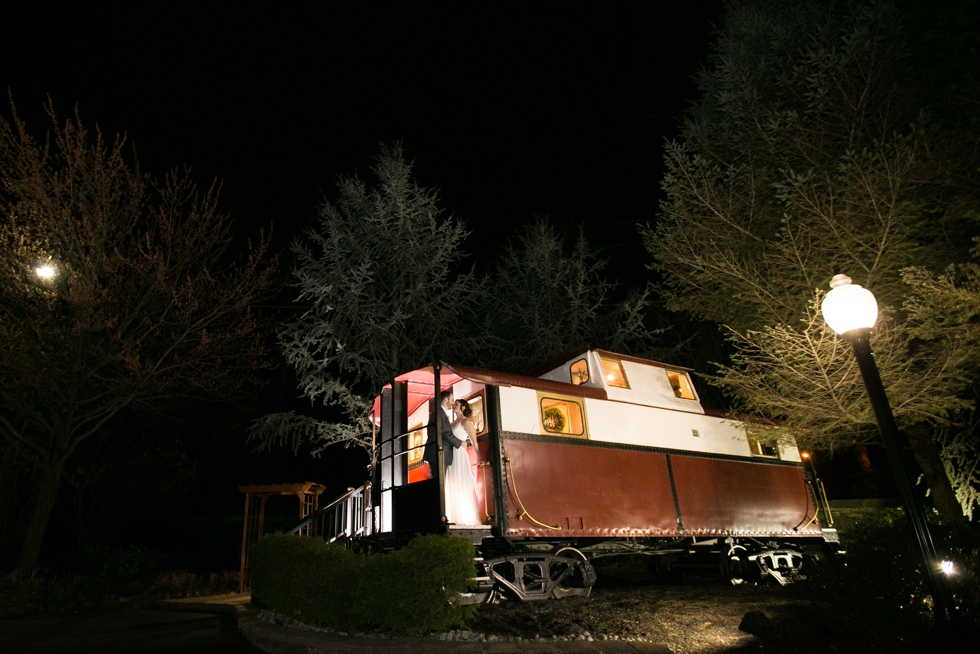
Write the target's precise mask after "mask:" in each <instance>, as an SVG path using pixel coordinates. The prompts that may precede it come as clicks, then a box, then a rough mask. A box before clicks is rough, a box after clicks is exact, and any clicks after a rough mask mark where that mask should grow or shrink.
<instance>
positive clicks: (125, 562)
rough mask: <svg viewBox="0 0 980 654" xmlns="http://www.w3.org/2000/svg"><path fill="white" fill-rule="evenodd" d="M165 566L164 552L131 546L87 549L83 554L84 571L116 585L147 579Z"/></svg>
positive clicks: (82, 565) (82, 564) (82, 566)
mask: <svg viewBox="0 0 980 654" xmlns="http://www.w3.org/2000/svg"><path fill="white" fill-rule="evenodd" d="M162 564H163V552H158V551H157V550H152V549H149V548H147V547H137V546H136V545H130V546H128V547H124V548H107V547H86V548H84V549H83V550H82V553H81V568H82V571H83V572H84V573H86V574H89V575H95V576H99V577H102V578H104V579H107V580H108V581H111V582H113V583H116V584H127V583H133V582H136V581H140V580H143V579H147V578H148V577H149V576H150V575H152V574H153V573H155V572H156V571H157V570H159V569H160V566H161V565H162Z"/></svg>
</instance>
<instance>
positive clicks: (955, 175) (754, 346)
mask: <svg viewBox="0 0 980 654" xmlns="http://www.w3.org/2000/svg"><path fill="white" fill-rule="evenodd" d="M903 34H904V33H903V24H902V15H901V14H900V13H899V12H898V11H897V10H896V8H895V7H894V6H893V5H892V4H890V3H888V2H880V1H876V2H870V3H864V2H834V3H824V2H804V3H791V4H790V3H779V2H751V3H750V2H744V3H736V4H733V5H732V6H731V7H730V9H729V11H728V13H727V15H726V16H725V19H724V21H723V24H722V26H721V28H720V30H719V34H718V40H717V43H716V45H715V47H714V51H713V54H712V56H711V59H710V62H709V66H708V67H707V69H706V70H705V71H704V72H703V73H702V74H701V75H700V77H699V79H698V85H699V89H700V91H701V100H700V101H699V102H698V103H697V104H696V105H695V106H694V107H693V108H692V110H691V113H690V116H689V118H688V120H687V121H686V122H685V123H684V126H683V130H682V137H681V139H680V141H679V142H675V143H671V144H669V145H668V148H667V154H666V163H667V167H668V173H667V174H666V176H665V178H664V179H663V182H662V184H663V188H664V190H665V192H666V194H667V200H666V201H665V202H664V203H663V205H662V211H661V215H660V217H659V221H658V224H657V226H656V229H647V230H645V233H644V236H645V242H646V245H647V247H648V249H649V250H650V252H651V253H652V255H653V257H654V259H655V263H654V267H655V268H656V269H657V270H658V271H660V272H661V273H662V275H663V279H664V283H663V285H662V287H661V289H660V290H661V292H662V294H663V296H664V298H665V300H666V302H667V303H668V306H669V307H670V308H671V309H673V310H677V311H685V312H688V313H690V314H693V315H694V316H697V317H699V318H701V319H705V320H711V321H714V322H717V323H720V324H722V325H725V326H726V327H727V329H728V330H729V331H728V333H729V335H730V337H731V338H732V340H733V342H734V345H735V347H736V350H737V352H738V354H737V356H736V357H735V359H734V361H733V363H732V365H730V366H727V367H722V368H721V370H720V373H719V375H718V376H717V377H715V379H714V381H715V382H716V383H717V384H720V385H721V386H722V387H723V388H725V389H726V390H727V391H728V392H730V393H731V394H732V396H733V397H734V398H735V400H736V401H737V402H739V403H740V405H741V407H742V408H744V409H746V410H749V411H752V412H758V413H761V414H763V415H766V416H769V417H772V418H778V419H779V420H780V421H781V424H782V429H784V430H785V431H786V432H788V433H792V434H793V435H794V436H795V437H796V438H797V440H798V441H800V442H801V443H802V444H804V445H807V446H814V447H826V448H833V447H835V446H838V445H843V444H848V443H854V442H862V441H866V439H867V438H868V437H869V436H870V435H871V434H872V433H874V431H875V430H874V421H873V417H872V414H871V413H870V411H869V410H868V406H867V402H866V400H865V399H863V388H862V386H861V379H860V377H859V376H858V375H856V374H855V367H854V365H853V362H852V361H851V359H852V358H853V355H852V354H851V352H850V349H849V348H848V347H847V346H846V344H844V343H843V342H842V341H840V339H839V338H838V337H837V336H836V335H834V334H832V333H830V332H829V330H828V329H827V328H826V326H825V325H824V324H823V322H822V320H821V319H820V318H819V315H818V314H817V313H816V307H817V306H818V303H819V299H820V297H822V294H823V293H824V292H825V291H826V290H827V289H828V286H827V284H828V282H829V280H830V278H831V276H832V275H833V274H835V273H836V272H838V271H839V272H844V273H846V274H848V275H850V276H851V277H852V278H854V281H855V282H856V283H859V284H861V285H863V286H865V287H867V288H869V289H871V290H872V291H873V292H874V293H875V295H876V296H877V298H878V302H879V305H880V306H881V307H882V308H883V311H882V315H881V318H880V322H879V325H878V327H877V329H876V330H875V340H874V345H875V349H876V352H878V353H879V355H878V359H879V367H880V368H881V369H882V376H883V378H884V379H885V380H886V384H887V387H888V391H889V394H890V397H891V401H892V404H893V406H894V408H895V414H896V419H897V420H898V422H899V424H900V426H901V427H903V428H904V429H905V432H906V434H907V435H908V436H909V439H910V442H911V444H912V446H913V450H914V452H915V454H916V457H917V459H918V461H919V463H920V465H921V467H922V469H923V472H924V473H925V475H926V477H927V481H928V484H929V487H930V490H931V491H932V494H933V497H934V498H935V502H936V505H937V508H939V509H940V511H942V512H944V513H946V514H948V515H954V514H957V513H959V511H960V507H959V505H958V504H957V502H956V501H955V498H954V496H953V493H952V491H951V489H950V485H949V482H948V479H947V478H946V476H945V475H944V474H943V473H942V465H941V463H940V464H939V465H938V467H937V461H938V460H939V459H938V453H937V450H936V447H935V442H934V439H933V438H932V437H931V435H932V434H933V433H934V432H933V431H932V428H931V427H929V426H930V425H931V426H932V427H935V426H936V425H937V424H938V425H941V424H944V423H946V422H948V421H950V420H953V419H955V418H956V417H957V416H958V415H959V412H960V411H961V410H962V409H963V408H964V407H965V406H967V405H968V404H969V402H968V401H967V399H968V398H967V399H958V398H960V397H962V395H961V393H962V392H963V390H964V388H965V387H966V385H967V383H968V381H969V380H968V378H967V375H965V374H964V373H963V369H962V368H961V363H962V362H963V360H964V356H965V355H964V352H963V351H962V349H961V348H960V347H958V346H957V344H956V343H953V342H951V341H949V340H948V339H935V340H933V341H931V342H930V343H929V344H928V346H923V345H922V344H921V343H919V342H917V341H916V340H915V339H914V333H913V332H911V331H910V329H909V326H908V325H907V324H906V316H905V313H904V311H903V308H902V307H903V302H904V299H905V297H906V294H907V292H908V287H907V286H906V284H905V283H904V282H903V278H902V270H903V269H905V268H907V267H909V266H922V267H924V268H926V269H930V270H937V269H941V268H943V267H945V266H946V265H947V264H948V263H950V262H958V261H963V260H965V259H966V257H967V254H968V249H969V235H970V234H971V233H972V225H971V223H970V216H971V213H972V212H973V210H974V209H975V207H976V206H977V205H976V202H977V198H978V197H980V195H978V185H977V181H976V179H975V177H974V175H975V171H976V167H975V164H976V150H975V149H974V145H975V144H976V139H975V138H974V137H973V135H971V134H970V133H969V132H966V131H964V130H963V129H962V128H960V127H958V126H954V125H949V124H944V123H943V121H941V120H940V119H938V118H937V117H934V116H930V114H929V113H928V112H927V111H924V109H925V107H926V105H925V102H926V100H927V99H928V98H927V97H926V96H927V95H928V93H927V86H926V85H925V82H920V83H918V85H917V84H916V82H917V81H919V80H917V79H916V75H915V74H914V60H913V59H912V58H911V57H910V56H909V53H910V50H909V45H908V41H907V39H906V38H905V37H904V35H903ZM831 417H833V419H831ZM937 470H938V472H937Z"/></svg>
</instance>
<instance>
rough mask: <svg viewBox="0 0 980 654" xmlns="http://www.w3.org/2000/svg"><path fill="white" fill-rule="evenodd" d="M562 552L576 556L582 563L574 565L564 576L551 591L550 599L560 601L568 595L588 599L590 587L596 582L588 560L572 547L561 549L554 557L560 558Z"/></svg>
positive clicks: (590, 592) (590, 591)
mask: <svg viewBox="0 0 980 654" xmlns="http://www.w3.org/2000/svg"><path fill="white" fill-rule="evenodd" d="M564 552H569V553H573V554H575V555H577V556H578V558H580V559H582V562H581V563H579V564H577V565H575V566H574V567H573V569H572V570H570V571H568V573H567V574H564V577H563V578H562V579H561V581H559V582H558V585H557V586H555V588H554V589H552V591H551V595H552V597H554V598H555V599H561V598H563V597H568V596H570V595H577V596H579V597H588V596H589V595H591V594H592V586H593V585H594V584H595V580H596V574H595V570H594V569H593V568H592V564H591V563H589V559H588V557H587V556H585V554H582V552H580V551H578V550H577V549H575V548H574V547H563V548H562V549H560V550H558V551H557V552H555V556H561V555H562V553H564ZM566 557H567V555H566ZM568 558H571V557H568Z"/></svg>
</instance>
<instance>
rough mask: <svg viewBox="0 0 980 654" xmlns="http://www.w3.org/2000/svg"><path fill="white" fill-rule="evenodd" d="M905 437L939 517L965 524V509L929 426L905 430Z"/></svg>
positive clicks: (916, 426) (919, 425)
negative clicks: (950, 479) (950, 481)
mask: <svg viewBox="0 0 980 654" xmlns="http://www.w3.org/2000/svg"><path fill="white" fill-rule="evenodd" d="M904 431H905V436H906V437H907V438H908V439H909V444H910V445H911V446H912V453H913V454H914V455H915V461H916V463H918V464H919V469H920V470H922V474H923V476H924V477H925V478H926V484H927V485H928V486H929V494H930V496H931V497H932V504H933V506H935V507H936V511H938V512H939V515H941V516H943V517H944V518H946V519H948V520H953V521H954V522H964V521H965V520H966V519H965V518H964V517H963V507H961V506H960V503H959V501H957V499H956V494H955V493H954V492H953V486H952V485H951V484H950V483H949V477H947V476H946V468H945V466H943V460H942V458H940V456H939V448H938V447H936V442H935V441H934V440H933V439H932V434H931V433H930V430H929V427H928V425H925V424H922V423H920V424H918V425H913V426H912V427H909V428H908V429H906V430H904Z"/></svg>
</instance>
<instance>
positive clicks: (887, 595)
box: [799, 509, 980, 651]
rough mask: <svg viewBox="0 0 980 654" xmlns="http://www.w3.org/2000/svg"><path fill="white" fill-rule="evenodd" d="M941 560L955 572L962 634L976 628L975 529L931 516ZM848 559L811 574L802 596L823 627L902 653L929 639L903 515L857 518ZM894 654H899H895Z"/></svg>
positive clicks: (978, 548)
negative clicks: (819, 616)
mask: <svg viewBox="0 0 980 654" xmlns="http://www.w3.org/2000/svg"><path fill="white" fill-rule="evenodd" d="M928 517H929V530H930V532H931V534H932V537H933V540H934V542H935V546H936V551H937V554H938V556H939V558H940V559H941V560H942V559H949V560H951V561H953V562H954V565H955V566H956V573H955V574H954V575H952V576H950V577H949V578H948V581H949V584H950V588H951V590H952V593H953V595H954V602H955V603H956V606H957V614H958V618H959V620H961V621H962V623H963V626H964V628H966V629H968V630H969V629H971V628H972V629H976V628H977V627H978V626H980V619H978V618H980V616H978V609H980V539H978V534H977V529H976V527H974V526H972V525H966V526H960V525H950V524H949V523H944V522H943V521H941V520H940V519H939V518H938V517H936V516H934V515H930V516H928ZM841 541H842V545H843V546H844V548H845V549H846V550H847V556H846V559H844V560H842V561H836V560H829V561H826V562H825V563H823V564H822V565H817V566H814V567H810V568H809V569H808V570H807V572H806V574H807V577H808V583H806V584H800V586H799V591H800V592H804V593H806V594H807V596H808V597H809V598H810V599H812V600H814V605H813V606H814V609H815V611H816V612H818V613H822V614H823V616H822V617H823V618H824V622H825V623H826V624H833V625H837V628H840V629H843V630H844V631H847V632H850V634H852V635H854V636H858V637H864V638H869V639H870V640H871V641H873V642H876V643H879V644H883V645H888V646H890V647H895V648H901V647H902V646H903V645H909V644H910V643H915V642H919V639H921V638H923V637H924V636H926V634H928V632H929V628H930V626H931V620H932V598H931V597H930V596H929V590H928V587H927V585H926V580H925V576H924V575H923V573H922V555H921V553H920V551H919V548H918V545H917V544H916V542H915V539H914V536H913V534H912V530H911V527H910V526H909V524H908V520H907V519H906V517H905V514H904V512H903V511H902V510H901V509H883V510H880V511H876V512H875V513H873V514H871V515H869V516H868V517H866V518H863V519H861V520H860V521H858V522H857V523H855V524H854V526H853V527H851V528H849V529H848V530H847V532H846V533H844V534H842V537H841ZM896 651H897V650H896Z"/></svg>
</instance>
